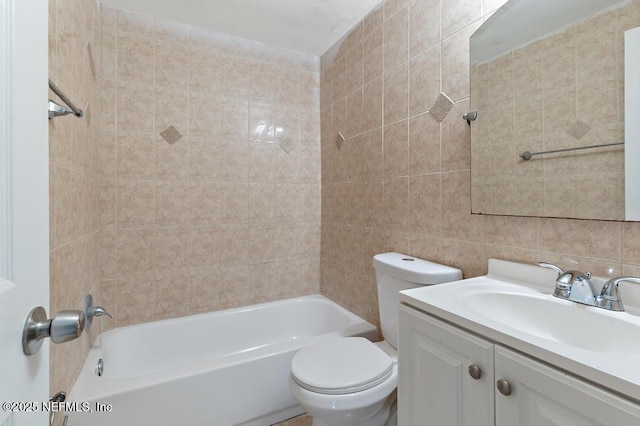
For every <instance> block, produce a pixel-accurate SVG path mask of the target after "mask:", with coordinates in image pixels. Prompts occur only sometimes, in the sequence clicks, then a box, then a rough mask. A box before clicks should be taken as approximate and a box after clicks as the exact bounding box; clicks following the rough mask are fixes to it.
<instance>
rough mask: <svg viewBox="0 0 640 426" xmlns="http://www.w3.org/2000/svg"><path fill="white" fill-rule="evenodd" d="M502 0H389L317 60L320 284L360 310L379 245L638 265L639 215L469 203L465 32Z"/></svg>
mask: <svg viewBox="0 0 640 426" xmlns="http://www.w3.org/2000/svg"><path fill="white" fill-rule="evenodd" d="M503 3H504V1H503V0H491V1H489V0H484V1H482V0H455V1H454V0H388V1H387V2H386V3H385V4H384V5H383V6H382V7H380V8H378V9H377V10H375V11H373V12H372V13H371V14H369V16H367V17H366V18H365V19H364V20H363V21H362V22H360V24H359V25H358V26H356V27H355V28H354V29H353V30H352V31H351V32H350V33H349V34H348V35H347V36H345V38H344V39H343V40H342V41H341V42H339V43H338V44H336V46H334V47H333V48H332V49H331V50H330V51H329V52H327V53H326V54H325V55H324V56H323V57H322V60H321V79H320V82H321V85H320V86H321V92H320V95H321V129H322V184H323V185H322V285H321V289H322V293H323V294H325V295H327V296H329V297H331V298H332V299H334V300H336V301H338V302H339V303H341V304H343V305H344V306H346V307H347V308H349V309H351V310H352V311H354V312H356V313H358V314H360V315H363V316H364V317H365V318H367V319H369V320H370V321H374V322H377V321H378V314H377V295H376V287H375V285H376V282H375V275H374V271H373V268H372V266H371V257H372V255H373V254H375V253H378V252H383V251H388V250H396V251H400V252H404V253H408V254H412V255H415V256H419V257H423V258H425V259H430V260H433V261H436V262H442V263H446V264H450V265H453V266H456V267H459V268H461V269H462V270H463V273H464V276H465V277H471V276H476V275H481V274H483V273H485V272H486V265H487V259H488V258H490V257H497V258H502V259H507V260H514V261H523V262H529V263H532V262H536V261H540V260H545V261H550V262H555V263H557V264H559V265H560V266H562V267H564V268H578V269H589V270H591V271H593V272H594V273H596V274H599V275H605V276H610V275H619V274H621V273H632V272H638V271H640V250H638V247H640V240H639V237H640V224H635V223H627V224H625V223H619V222H604V221H587V220H566V219H541V218H526V217H506V216H479V215H471V214H470V211H471V209H470V198H471V194H470V171H469V161H470V159H469V157H470V146H469V145H470V132H469V126H468V125H467V123H466V122H465V121H464V120H462V118H461V114H462V113H463V112H465V111H466V110H468V109H469V60H468V58H469V41H468V40H469V36H470V35H471V34H472V33H473V31H475V30H476V29H477V28H478V27H479V26H480V24H481V23H482V22H483V20H484V19H486V18H487V17H488V16H489V15H490V14H491V13H492V12H493V11H494V10H495V9H497V8H498V7H499V6H501V5H502V4H503ZM627 11H628V14H629V15H628V16H629V17H631V18H633V17H637V16H639V15H640V2H638V1H637V0H636V1H635V2H634V3H633V4H632V5H630V6H629V7H628V9H627ZM585 49H588V47H587V46H585ZM440 92H444V93H446V94H447V95H448V96H449V97H450V98H451V99H452V100H453V101H454V102H455V104H454V105H453V108H452V110H451V111H450V112H449V114H448V115H447V116H446V118H445V119H444V121H442V123H438V122H437V121H436V120H435V119H434V118H433V116H431V114H429V112H428V110H429V108H431V106H432V105H433V104H434V102H435V100H436V98H437V96H438V94H439V93H440ZM338 131H341V132H343V134H345V135H346V136H347V137H348V138H347V141H346V142H345V143H344V144H342V148H341V149H338V148H337V145H336V143H335V142H336V135H337V132H338Z"/></svg>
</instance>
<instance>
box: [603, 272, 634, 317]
mask: <svg viewBox="0 0 640 426" xmlns="http://www.w3.org/2000/svg"><path fill="white" fill-rule="evenodd" d="M622 281H629V282H632V283H640V277H632V276H623V277H617V278H611V279H610V280H609V281H607V282H606V283H605V285H604V286H603V287H602V291H601V292H600V296H598V297H597V299H598V306H599V307H601V308H604V309H608V310H610V311H624V305H623V304H622V297H620V291H619V290H618V284H620V283H621V282H622Z"/></svg>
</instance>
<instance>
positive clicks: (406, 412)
mask: <svg viewBox="0 0 640 426" xmlns="http://www.w3.org/2000/svg"><path fill="white" fill-rule="evenodd" d="M398 356H399V359H398V367H399V378H398V425H399V426H493V424H494V412H493V398H494V395H493V377H494V374H493V344H491V343H489V342H487V341H485V340H483V339H480V338H478V337H476V336H473V335H471V334H469V333H465V332H464V331H461V330H460V329H458V328H455V327H452V326H450V325H448V324H446V323H444V322H442V321H439V320H436V319H433V318H431V317H429V316H427V315H425V314H423V313H421V312H418V311H416V310H414V309H411V308H409V307H407V306H404V305H400V344H399V350H398ZM473 365H475V366H477V367H479V368H480V370H481V375H480V378H478V379H474V378H473V377H471V375H470V373H469V367H470V366H473Z"/></svg>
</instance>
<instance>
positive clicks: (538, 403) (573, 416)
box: [495, 346, 640, 426]
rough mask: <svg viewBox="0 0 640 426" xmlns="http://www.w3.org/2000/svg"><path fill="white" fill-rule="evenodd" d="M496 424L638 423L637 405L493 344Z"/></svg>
mask: <svg viewBox="0 0 640 426" xmlns="http://www.w3.org/2000/svg"><path fill="white" fill-rule="evenodd" d="M497 380H506V381H507V382H509V384H510V385H511V395H509V396H505V395H503V394H502V393H500V392H499V391H498V390H497V387H496V390H495V399H496V426H529V425H530V426H540V425H544V426H595V425H599V426H638V425H640V405H638V404H634V403H632V402H630V401H628V400H626V399H624V398H620V397H618V396H617V395H614V394H613V393H610V392H607V391H605V390H603V389H600V388H598V387H596V386H593V385H591V384H589V383H587V382H584V381H582V380H579V379H577V378H575V377H573V376H570V375H568V374H566V373H563V372H561V371H559V370H556V369H554V368H551V367H548V366H546V365H543V364H541V363H539V362H536V361H534V360H532V359H530V358H527V357H524V356H522V355H519V354H517V353H515V352H513V351H510V350H508V349H505V348H503V347H500V346H496V381H497Z"/></svg>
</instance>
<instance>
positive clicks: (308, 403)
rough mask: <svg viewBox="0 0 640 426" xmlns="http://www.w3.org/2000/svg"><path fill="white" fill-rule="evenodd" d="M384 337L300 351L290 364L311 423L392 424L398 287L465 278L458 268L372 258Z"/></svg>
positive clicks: (398, 257) (396, 256)
mask: <svg viewBox="0 0 640 426" xmlns="http://www.w3.org/2000/svg"><path fill="white" fill-rule="evenodd" d="M373 264H374V267H375V269H376V280H377V282H378V301H379V302H378V303H379V309H380V322H381V325H382V332H383V336H384V337H385V338H386V340H384V341H382V342H377V343H372V342H370V341H369V340H367V339H364V338H362V337H336V338H333V339H326V340H324V341H322V342H319V343H317V344H314V345H310V346H307V347H305V348H303V349H301V350H300V351H299V352H298V353H297V354H296V355H295V356H294V358H293V361H292V363H291V374H290V376H289V389H290V390H291V394H292V395H293V397H294V398H295V399H296V400H297V401H298V403H299V404H300V406H301V407H302V408H304V409H305V410H306V411H307V412H308V413H309V414H311V416H312V417H313V426H393V425H395V418H396V417H395V415H392V416H390V413H392V412H393V411H394V409H395V398H396V387H397V385H398V357H397V342H398V330H397V304H398V302H399V293H398V292H399V291H400V290H406V289H410V288H415V287H418V286H422V285H430V284H438V283H443V282H447V281H455V280H458V279H461V278H462V273H461V272H460V270H458V269H455V268H451V267H448V266H444V265H439V264H436V263H432V262H428V261H426V260H422V259H417V258H414V257H411V256H406V255H403V254H400V253H384V254H379V255H376V256H374V261H373Z"/></svg>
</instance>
